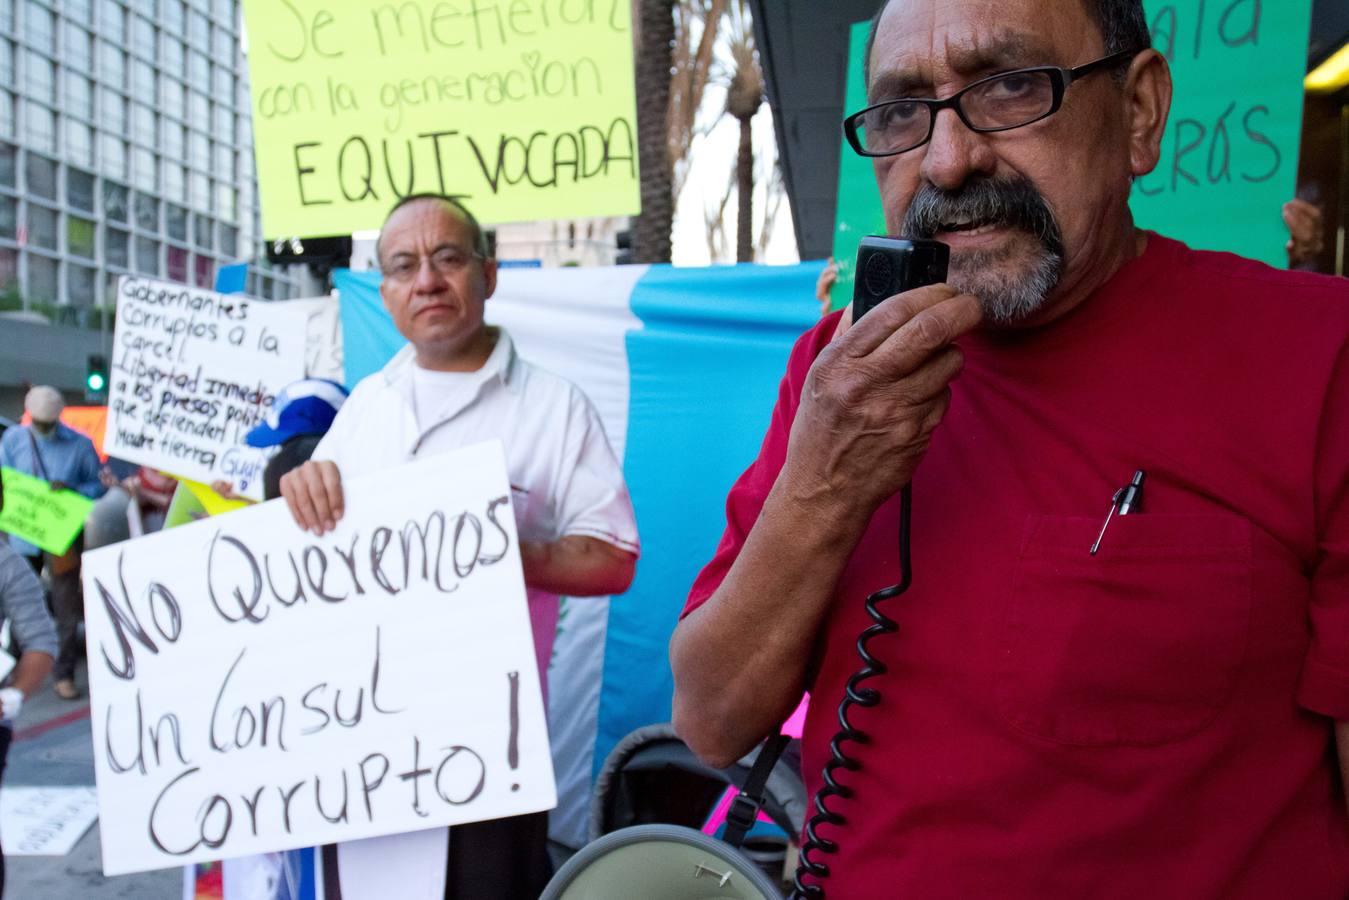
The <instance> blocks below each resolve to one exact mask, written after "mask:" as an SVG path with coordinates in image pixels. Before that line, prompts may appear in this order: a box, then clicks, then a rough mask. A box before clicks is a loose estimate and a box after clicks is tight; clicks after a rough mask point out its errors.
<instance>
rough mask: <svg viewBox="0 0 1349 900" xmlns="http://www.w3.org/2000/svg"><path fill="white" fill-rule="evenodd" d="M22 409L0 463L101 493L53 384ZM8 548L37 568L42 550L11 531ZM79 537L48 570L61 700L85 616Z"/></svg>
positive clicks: (90, 448)
mask: <svg viewBox="0 0 1349 900" xmlns="http://www.w3.org/2000/svg"><path fill="white" fill-rule="evenodd" d="M23 405H24V409H25V410H26V411H27V412H28V415H29V416H31V417H32V420H33V424H32V425H28V426H21V427H19V428H10V429H9V430H7V431H6V432H5V434H4V437H3V438H0V466H7V467H9V468H11V469H16V470H18V471H20V472H24V473H26V474H29V475H32V476H34V477H36V478H41V479H42V480H43V481H46V482H49V483H50V484H51V486H52V490H62V489H68V490H72V491H78V492H79V493H81V494H83V495H84V496H86V497H88V498H89V499H91V500H97V499H98V498H99V497H101V496H103V492H104V491H105V490H107V487H106V486H105V484H104V483H103V480H102V478H101V477H100V474H99V473H100V469H101V465H100V464H99V461H98V452H97V451H96V450H95V449H94V442H93V441H91V440H89V439H88V438H87V437H85V436H84V435H82V434H80V433H79V432H78V431H75V430H74V429H72V428H68V427H66V426H65V425H63V424H61V410H63V409H65V405H66V404H65V401H64V400H62V399H61V393H60V391H58V390H57V389H56V388H54V387H49V386H47V385H39V386H38V387H35V388H33V389H32V390H30V391H29V392H28V396H27V397H25V398H24V401H23ZM9 543H10V546H11V547H13V548H14V550H15V552H17V553H18V554H19V555H21V556H23V557H24V558H25V559H27V560H28V563H29V565H31V566H32V567H33V571H35V572H41V571H42V562H43V553H42V551H41V550H40V549H38V548H37V547H34V546H33V545H32V544H30V543H28V542H27V541H23V540H20V539H19V538H17V537H15V536H14V535H10V537H9ZM82 550H83V539H82V537H80V538H76V539H75V544H74V546H72V547H71V549H70V551H69V552H67V554H66V555H65V556H61V557H52V561H51V565H50V566H49V567H48V568H49V570H50V571H49V572H48V574H49V576H50V579H51V591H52V612H53V613H55V615H56V633H57V636H58V638H59V639H60V652H59V654H58V655H57V657H56V669H55V675H56V687H55V690H56V694H57V696H59V697H61V698H62V699H65V700H74V699H75V698H76V697H78V696H79V695H80V692H79V689H78V688H76V687H75V663H76V661H77V660H78V658H79V652H80V640H79V625H80V622H82V621H83V620H84V594H83V592H82V591H81V589H80V552H81V551H82Z"/></svg>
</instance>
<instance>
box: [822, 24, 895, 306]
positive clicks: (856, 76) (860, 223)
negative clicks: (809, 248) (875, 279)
mask: <svg viewBox="0 0 1349 900" xmlns="http://www.w3.org/2000/svg"><path fill="white" fill-rule="evenodd" d="M870 27H871V25H870V23H869V22H858V23H856V24H855V25H853V26H852V28H851V29H850V30H849V32H848V75H847V85H846V87H845V89H844V97H843V114H844V115H848V114H849V113H855V112H857V111H858V110H859V109H862V108H863V107H864V106H866V105H867V85H866V82H865V81H864V80H863V79H862V58H863V56H864V55H865V53H866V46H867V31H868V30H869V29H870ZM839 133H840V135H841V134H842V129H840V132H839ZM869 234H885V213H884V211H883V210H882V209H881V195H880V194H879V193H877V191H876V175H875V173H874V172H873V171H872V168H871V160H869V159H866V158H865V157H862V156H858V155H857V154H856V153H854V152H853V149H852V147H849V146H848V142H847V140H844V141H843V147H842V149H841V150H839V165H838V212H837V214H836V215H835V216H834V261H835V262H836V263H837V264H838V281H836V282H834V287H833V289H832V290H831V291H830V292H829V306H830V308H831V309H841V308H842V307H844V306H847V305H848V304H849V303H851V302H852V278H853V264H854V263H855V262H856V257H857V245H858V243H859V242H860V241H861V240H862V238H864V237H866V236H867V235H869Z"/></svg>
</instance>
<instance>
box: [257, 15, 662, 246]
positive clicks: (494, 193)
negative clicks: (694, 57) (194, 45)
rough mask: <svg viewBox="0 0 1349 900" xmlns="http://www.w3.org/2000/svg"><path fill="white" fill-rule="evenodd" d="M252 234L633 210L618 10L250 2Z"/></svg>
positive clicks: (635, 195)
mask: <svg viewBox="0 0 1349 900" xmlns="http://www.w3.org/2000/svg"><path fill="white" fill-rule="evenodd" d="M244 15H245V20H246V24H247V26H248V63H249V79H250V83H251V87H252V95H253V137H254V150H255V153H256V157H257V172H258V186H259V190H260V192H261V201H262V230H263V234H264V235H265V236H266V237H267V238H269V239H278V238H288V237H313V236H320V235H333V234H347V233H351V232H354V231H363V230H370V229H376V228H379V226H380V225H381V224H382V222H383V219H384V215H385V213H387V212H388V210H389V207H391V206H392V205H393V204H394V203H396V202H397V201H398V199H399V198H400V197H404V196H406V195H408V194H411V193H420V192H426V191H433V192H437V193H442V194H449V195H451V196H454V197H456V198H459V199H461V200H463V202H464V203H465V204H466V205H467V206H468V208H469V209H471V210H473V212H474V214H475V215H476V216H477V217H478V218H480V219H481V220H482V221H483V222H484V223H490V224H494V223H502V222H522V221H532V220H538V219H558V218H581V217H586V216H619V215H632V214H635V213H637V212H638V211H639V210H640V206H641V202H640V196H639V190H638V177H637V113H636V92H635V90H634V85H633V66H632V17H631V10H630V6H629V0H453V2H448V0H439V2H438V0H402V2H399V0H380V2H375V0H343V2H341V3H332V2H327V3H324V2H319V0H244Z"/></svg>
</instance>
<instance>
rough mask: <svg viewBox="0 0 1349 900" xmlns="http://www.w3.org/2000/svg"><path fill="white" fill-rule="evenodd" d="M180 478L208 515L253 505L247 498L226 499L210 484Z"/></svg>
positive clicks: (216, 514)
mask: <svg viewBox="0 0 1349 900" xmlns="http://www.w3.org/2000/svg"><path fill="white" fill-rule="evenodd" d="M180 480H181V481H182V484H183V486H184V487H186V488H187V489H188V491H190V492H191V493H192V496H193V497H195V498H196V500H197V502H198V503H200V504H201V507H202V509H204V510H205V511H206V515H208V516H218V515H220V514H221V513H227V512H234V511H235V510H236V509H243V508H244V507H245V506H252V505H253V504H252V502H251V501H249V500H226V499H225V498H224V497H222V496H220V495H219V494H217V493H216V492H215V490H214V489H213V488H212V487H211V486H210V485H207V484H202V483H201V482H200V481H189V480H188V479H186V478H183V479H180Z"/></svg>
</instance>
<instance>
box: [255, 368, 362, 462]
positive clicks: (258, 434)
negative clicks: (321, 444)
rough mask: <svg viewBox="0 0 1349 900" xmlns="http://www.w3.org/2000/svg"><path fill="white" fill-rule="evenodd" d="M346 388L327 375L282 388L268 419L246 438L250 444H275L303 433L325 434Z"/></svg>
mask: <svg viewBox="0 0 1349 900" xmlns="http://www.w3.org/2000/svg"><path fill="white" fill-rule="evenodd" d="M346 399H347V389H346V388H344V387H342V385H340V384H338V383H337V382H335V381H329V380H328V379H326V378H304V379H301V380H300V381H296V382H293V383H291V384H288V385H286V386H285V387H284V388H282V389H281V393H279V394H277V395H276V400H275V401H274V402H273V403H272V411H271V414H270V415H268V416H267V421H266V422H264V423H263V424H261V425H259V426H257V427H256V428H254V429H253V430H252V431H250V432H249V433H248V435H247V436H246V437H245V438H244V443H246V444H248V446H250V447H275V446H277V445H278V444H284V443H285V442H286V441H288V440H290V439H291V438H293V437H299V436H300V435H302V434H325V433H326V432H327V431H328V429H329V428H330V427H331V426H332V424H333V419H334V418H336V416H337V411H338V410H339V409H341V407H342V402H343V401H344V400H346Z"/></svg>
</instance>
